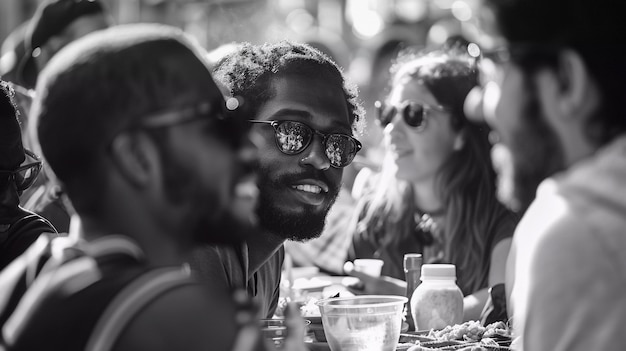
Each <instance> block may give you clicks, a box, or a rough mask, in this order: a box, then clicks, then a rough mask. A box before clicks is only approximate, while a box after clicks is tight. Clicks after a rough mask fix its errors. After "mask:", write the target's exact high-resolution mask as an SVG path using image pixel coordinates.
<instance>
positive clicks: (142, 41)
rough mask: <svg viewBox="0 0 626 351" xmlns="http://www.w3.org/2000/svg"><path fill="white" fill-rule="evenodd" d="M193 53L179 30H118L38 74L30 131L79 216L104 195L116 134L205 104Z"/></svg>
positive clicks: (205, 81) (84, 43) (206, 80)
mask: <svg viewBox="0 0 626 351" xmlns="http://www.w3.org/2000/svg"><path fill="white" fill-rule="evenodd" d="M196 49H197V46H196V45H195V44H193V43H192V42H190V41H189V38H188V37H187V36H185V35H184V33H183V32H182V31H180V30H178V29H174V28H172V27H168V26H161V25H156V24H153V25H146V24H144V25H136V24H135V25H124V26H117V27H112V28H110V29H107V30H104V31H100V32H95V33H92V34H89V35H87V36H85V37H83V38H81V39H78V40H77V41H75V42H73V43H71V44H69V45H68V46H67V47H65V48H64V49H62V50H61V51H59V53H57V55H55V56H54V57H53V58H52V60H51V61H50V63H49V64H48V65H47V66H46V68H45V69H44V70H43V71H42V74H41V77H40V80H39V81H38V84H37V98H36V99H35V101H34V103H33V109H32V118H33V123H32V124H31V125H32V126H34V128H36V131H35V134H36V136H37V138H38V140H39V143H40V145H41V148H42V153H43V155H44V157H45V159H46V160H47V162H48V163H49V165H50V167H51V168H52V170H53V171H54V173H55V174H56V176H57V178H58V179H59V180H60V181H61V183H62V184H63V185H64V187H65V190H66V191H67V193H68V195H69V197H70V198H71V199H72V202H73V205H74V207H75V208H76V210H77V211H79V212H80V211H81V210H82V211H83V212H86V211H94V210H97V209H96V208H93V207H91V206H97V203H98V201H97V199H98V197H99V195H98V194H100V193H101V192H102V191H106V178H105V177H103V175H104V174H106V172H107V169H106V166H105V165H104V164H103V162H102V159H103V153H105V152H108V148H109V145H110V143H111V142H112V139H113V138H114V136H115V135H116V134H117V133H119V132H120V131H122V130H124V129H125V128H128V127H129V126H130V125H131V124H132V123H133V122H137V120H138V119H141V118H143V117H145V116H147V115H149V114H151V113H155V112H159V111H162V110H171V109H173V108H176V107H179V106H181V107H182V106H186V105H188V104H190V103H197V101H201V100H204V101H206V99H207V97H206V96H205V95H206V94H209V91H211V89H216V88H215V87H214V86H211V85H210V84H211V83H212V78H211V75H210V70H209V68H208V66H207V64H206V62H205V61H204V58H203V57H202V54H201V53H200V52H199V51H197V50H196ZM205 73H206V77H203V75H204V74H205Z"/></svg>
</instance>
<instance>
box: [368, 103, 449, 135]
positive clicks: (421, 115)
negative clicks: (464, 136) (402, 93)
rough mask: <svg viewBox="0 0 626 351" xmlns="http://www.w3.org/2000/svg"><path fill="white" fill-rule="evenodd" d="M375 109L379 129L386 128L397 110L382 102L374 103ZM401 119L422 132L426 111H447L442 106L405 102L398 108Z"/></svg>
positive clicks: (424, 126)
mask: <svg viewBox="0 0 626 351" xmlns="http://www.w3.org/2000/svg"><path fill="white" fill-rule="evenodd" d="M374 106H375V107H376V118H377V121H378V123H379V124H380V126H381V127H383V128H384V127H386V126H387V125H388V124H389V123H391V121H392V120H393V118H394V117H395V116H396V113H398V109H397V108H396V107H395V106H391V105H386V104H385V103H384V102H382V101H376V102H375V103H374ZM399 110H400V113H401V114H402V119H403V120H404V123H406V124H407V125H408V126H409V127H412V128H415V129H417V131H422V130H424V128H426V117H427V116H428V111H430V110H435V111H439V112H448V111H449V110H448V109H446V108H445V107H443V106H428V105H423V104H418V103H417V102H412V101H405V102H403V103H402V105H400V107H399Z"/></svg>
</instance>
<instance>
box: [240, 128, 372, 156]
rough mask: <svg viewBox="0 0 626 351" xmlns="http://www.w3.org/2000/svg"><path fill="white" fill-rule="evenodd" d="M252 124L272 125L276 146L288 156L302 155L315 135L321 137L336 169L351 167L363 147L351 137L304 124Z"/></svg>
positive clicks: (326, 152) (325, 151) (327, 154)
mask: <svg viewBox="0 0 626 351" xmlns="http://www.w3.org/2000/svg"><path fill="white" fill-rule="evenodd" d="M250 122H251V123H262V124H267V125H271V126H272V127H273V128H274V136H275V139H276V146H278V149H279V150H280V151H281V152H282V153H284V154H287V155H295V154H299V153H301V152H302V151H304V150H305V149H306V148H307V147H308V146H309V144H310V143H311V140H313V137H314V136H315V134H317V135H319V136H320V137H321V138H322V145H323V146H324V153H325V154H326V157H328V160H329V161H330V165H331V166H332V167H334V168H343V167H345V166H347V165H349V164H350V163H351V162H352V160H354V156H356V153H357V152H359V150H361V147H362V145H361V143H360V142H359V141H358V140H356V139H355V138H353V137H352V136H350V135H347V134H341V133H329V134H326V133H322V132H320V131H318V130H315V129H313V128H311V127H309V126H308V125H306V124H304V123H302V122H296V121H259V120H251V121H250Z"/></svg>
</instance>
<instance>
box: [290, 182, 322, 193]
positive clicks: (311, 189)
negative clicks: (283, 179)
mask: <svg viewBox="0 0 626 351" xmlns="http://www.w3.org/2000/svg"><path fill="white" fill-rule="evenodd" d="M292 188H293V189H296V190H299V191H304V192H306V193H311V194H319V193H321V192H322V191H323V190H322V188H321V187H319V186H317V185H310V184H302V185H295V186H293V187H292ZM324 192H326V191H324Z"/></svg>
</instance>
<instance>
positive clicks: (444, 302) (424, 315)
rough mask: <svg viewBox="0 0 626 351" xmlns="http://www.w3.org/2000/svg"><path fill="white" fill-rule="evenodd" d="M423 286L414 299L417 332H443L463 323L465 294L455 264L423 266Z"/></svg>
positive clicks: (412, 297) (412, 309)
mask: <svg viewBox="0 0 626 351" xmlns="http://www.w3.org/2000/svg"><path fill="white" fill-rule="evenodd" d="M421 281H422V283H421V284H420V285H419V286H418V287H417V288H416V289H415V291H414V292H413V295H412V296H411V304H410V305H411V314H412V316H413V321H414V322H415V328H416V329H417V330H429V329H442V328H444V327H446V326H447V325H454V324H460V323H461V322H462V321H463V293H462V292H461V289H460V288H459V287H458V285H456V267H455V266H454V265H453V264H425V265H422V275H421Z"/></svg>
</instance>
